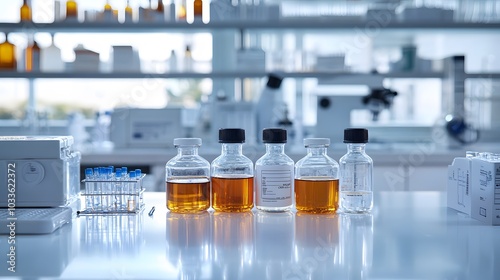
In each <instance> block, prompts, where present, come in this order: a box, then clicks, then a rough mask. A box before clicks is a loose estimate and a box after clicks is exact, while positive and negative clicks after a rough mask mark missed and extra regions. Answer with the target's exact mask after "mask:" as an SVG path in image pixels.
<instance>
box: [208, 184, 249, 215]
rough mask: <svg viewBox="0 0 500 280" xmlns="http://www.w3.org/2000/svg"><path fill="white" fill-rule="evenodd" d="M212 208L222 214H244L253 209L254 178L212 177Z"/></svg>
mask: <svg viewBox="0 0 500 280" xmlns="http://www.w3.org/2000/svg"><path fill="white" fill-rule="evenodd" d="M212 207H213V208H214V209H215V210H216V211H222V212H244V211H250V210H252V208H253V177H248V178H219V177H212Z"/></svg>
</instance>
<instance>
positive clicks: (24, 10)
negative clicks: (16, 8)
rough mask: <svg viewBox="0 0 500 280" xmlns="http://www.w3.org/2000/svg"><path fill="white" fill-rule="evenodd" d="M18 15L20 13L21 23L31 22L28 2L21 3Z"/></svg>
mask: <svg viewBox="0 0 500 280" xmlns="http://www.w3.org/2000/svg"><path fill="white" fill-rule="evenodd" d="M20 13H21V21H31V8H30V6H29V5H28V0H24V1H23V5H22V6H21V10H20Z"/></svg>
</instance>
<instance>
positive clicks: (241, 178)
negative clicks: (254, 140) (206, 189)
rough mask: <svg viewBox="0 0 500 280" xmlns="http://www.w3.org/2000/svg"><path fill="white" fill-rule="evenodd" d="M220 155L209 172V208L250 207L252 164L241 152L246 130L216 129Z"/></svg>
mask: <svg viewBox="0 0 500 280" xmlns="http://www.w3.org/2000/svg"><path fill="white" fill-rule="evenodd" d="M219 143H222V154H221V155H220V156H219V157H217V158H216V159H214V161H213V162H212V166H211V173H212V207H213V208H214V210H215V211H223V212H244V211H250V210H252V208H253V175H254V173H253V163H252V161H251V160H250V159H249V158H247V157H246V156H244V155H243V152H242V150H243V143H245V130H244V129H240V128H225V129H220V130H219Z"/></svg>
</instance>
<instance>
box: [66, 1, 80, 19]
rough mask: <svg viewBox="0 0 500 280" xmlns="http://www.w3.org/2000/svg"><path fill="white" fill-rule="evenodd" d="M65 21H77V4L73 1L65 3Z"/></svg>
mask: <svg viewBox="0 0 500 280" xmlns="http://www.w3.org/2000/svg"><path fill="white" fill-rule="evenodd" d="M66 19H78V4H77V3H76V1H75V0H68V1H66Z"/></svg>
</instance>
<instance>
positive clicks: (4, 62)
mask: <svg viewBox="0 0 500 280" xmlns="http://www.w3.org/2000/svg"><path fill="white" fill-rule="evenodd" d="M16 69H17V60H16V46H15V45H14V44H12V43H10V42H9V41H8V40H7V35H5V42H3V43H1V44H0V70H16Z"/></svg>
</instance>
